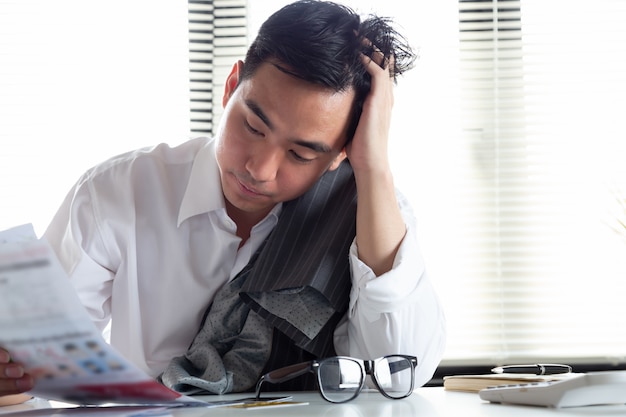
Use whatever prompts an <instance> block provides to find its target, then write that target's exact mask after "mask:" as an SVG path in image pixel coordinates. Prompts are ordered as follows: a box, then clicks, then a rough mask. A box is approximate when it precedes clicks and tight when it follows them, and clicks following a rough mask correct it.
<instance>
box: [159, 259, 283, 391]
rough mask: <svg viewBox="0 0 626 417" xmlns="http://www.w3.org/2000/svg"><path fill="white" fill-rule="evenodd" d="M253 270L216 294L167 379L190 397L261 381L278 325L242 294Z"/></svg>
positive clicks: (165, 381)
mask: <svg viewBox="0 0 626 417" xmlns="http://www.w3.org/2000/svg"><path fill="white" fill-rule="evenodd" d="M246 277H247V271H246V272H243V273H241V274H239V275H238V276H237V277H236V278H235V279H233V280H232V281H231V282H229V283H227V284H225V285H224V287H222V289H221V290H220V291H219V292H218V293H217V294H216V297H215V299H214V301H213V304H212V305H211V308H210V310H209V312H208V314H207V316H206V319H205V322H204V325H203V327H202V328H201V329H200V332H199V333H198V334H197V335H196V337H195V339H194V341H193V343H192V344H191V346H190V347H189V349H188V350H187V352H186V353H185V355H184V356H179V357H176V358H174V359H173V360H172V361H171V362H170V363H169V365H168V366H167V368H166V369H165V371H164V372H163V374H161V376H160V380H161V382H162V383H163V384H164V385H166V386H168V387H169V388H171V389H173V390H175V391H177V392H180V393H182V394H186V395H192V394H199V393H202V392H204V391H207V392H210V393H213V394H225V393H228V392H241V391H245V390H247V389H249V388H251V387H252V386H254V385H255V383H256V381H257V379H258V378H259V375H260V374H261V371H262V370H263V366H264V365H265V363H266V362H267V359H268V358H269V355H270V352H271V344H272V343H271V341H272V329H271V327H270V325H268V324H267V323H266V322H265V320H263V319H262V318H261V317H259V315H258V314H256V313H255V312H254V311H251V310H250V309H249V308H248V306H246V304H245V303H244V302H243V300H242V299H241V298H240V297H239V291H240V289H241V285H242V283H243V281H244V280H245V279H246Z"/></svg>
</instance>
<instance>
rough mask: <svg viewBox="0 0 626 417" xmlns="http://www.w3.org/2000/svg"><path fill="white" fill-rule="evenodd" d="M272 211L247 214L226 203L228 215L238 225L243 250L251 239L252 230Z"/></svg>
mask: <svg viewBox="0 0 626 417" xmlns="http://www.w3.org/2000/svg"><path fill="white" fill-rule="evenodd" d="M270 211H271V210H267V211H263V212H247V211H244V210H241V209H239V208H237V207H235V206H233V205H232V204H231V203H230V202H228V201H226V213H227V214H228V217H230V218H231V219H232V220H233V221H234V222H235V224H236V225H237V236H238V237H239V238H240V239H241V243H240V244H239V247H240V248H241V247H242V246H243V245H244V243H246V241H247V240H248V238H249V237H250V232H251V230H252V228H253V227H254V226H255V225H256V224H257V223H259V222H260V221H261V220H263V219H264V218H265V216H267V215H268V213H269V212H270Z"/></svg>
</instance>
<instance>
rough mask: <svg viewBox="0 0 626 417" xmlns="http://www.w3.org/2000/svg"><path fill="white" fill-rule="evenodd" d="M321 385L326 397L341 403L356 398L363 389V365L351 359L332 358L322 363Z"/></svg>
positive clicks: (320, 368) (320, 370)
mask: <svg viewBox="0 0 626 417" xmlns="http://www.w3.org/2000/svg"><path fill="white" fill-rule="evenodd" d="M318 375H319V381H318V382H319V387H320V391H321V392H322V395H323V396H324V398H326V399H327V400H328V401H331V402H335V403H340V402H344V401H348V400H351V399H352V398H354V397H355V396H356V395H357V394H358V393H359V390H360V389H361V384H362V379H363V371H362V369H361V365H360V364H359V363H358V362H356V361H354V360H351V359H346V358H331V359H327V360H324V361H322V362H321V363H320V365H319V369H318Z"/></svg>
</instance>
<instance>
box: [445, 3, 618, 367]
mask: <svg viewBox="0 0 626 417" xmlns="http://www.w3.org/2000/svg"><path fill="white" fill-rule="evenodd" d="M458 16H459V74H460V84H459V85H460V102H461V114H462V117H461V120H460V124H461V136H462V143H463V146H464V150H463V151H464V152H463V156H464V159H462V160H457V161H456V162H457V163H456V166H455V167H451V168H453V169H454V170H455V174H456V176H457V177H458V178H459V180H458V181H457V189H456V190H454V192H455V193H457V197H458V198H457V203H458V206H457V207H455V209H454V213H455V217H456V219H460V220H456V222H457V224H458V227H459V230H458V234H457V236H456V237H455V239H458V242H456V245H455V247H458V248H461V249H460V250H458V251H457V252H455V253H450V259H452V260H454V263H455V264H456V267H455V271H456V276H454V277H445V278H444V280H445V281H446V284H448V283H449V284H451V285H454V288H455V293H456V294H457V295H456V296H455V299H454V303H448V304H447V311H448V316H449V319H450V337H449V344H448V349H447V352H446V357H445V360H444V363H448V364H457V363H465V364H467V363H493V362H494V361H496V362H514V361H518V360H520V361H523V360H533V361H534V360H539V359H540V360H549V359H552V360H560V361H568V362H577V361H580V362H619V361H622V360H623V359H624V356H625V355H626V333H625V332H624V331H623V329H624V328H625V326H626V303H624V302H623V298H624V290H623V287H624V286H623V281H624V280H625V279H626V244H625V243H626V239H625V238H624V237H625V236H626V229H624V227H623V226H621V225H620V223H619V220H620V219H622V221H623V219H624V218H625V217H626V216H625V214H624V208H625V207H626V205H624V204H623V202H624V201H626V194H625V193H624V192H625V191H626V169H625V166H626V163H624V161H626V125H625V124H624V122H623V120H624V119H623V116H622V113H623V112H624V109H626V48H625V46H624V45H626V26H625V25H624V24H623V22H626V3H625V2H623V1H619V0H599V1H597V2H594V3H593V4H592V3H589V2H583V1H563V0H551V1H549V2H546V1H541V0H484V1H480V0H460V1H459V13H458Z"/></svg>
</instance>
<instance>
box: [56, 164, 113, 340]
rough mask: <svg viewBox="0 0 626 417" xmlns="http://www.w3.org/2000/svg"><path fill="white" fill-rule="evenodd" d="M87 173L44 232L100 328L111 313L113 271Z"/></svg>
mask: <svg viewBox="0 0 626 417" xmlns="http://www.w3.org/2000/svg"><path fill="white" fill-rule="evenodd" d="M90 188H91V183H90V181H89V180H88V173H87V174H85V176H84V177H83V178H81V180H80V181H78V182H77V183H76V185H75V186H74V187H73V188H72V189H71V190H70V192H69V193H68V194H67V196H66V197H65V200H64V201H63V203H62V204H61V206H60V208H59V209H58V211H57V212H56V214H55V216H54V217H53V219H52V221H51V222H50V225H49V226H48V228H47V229H46V231H45V233H44V238H45V239H46V240H47V241H48V243H49V244H50V246H51V247H52V248H53V249H54V251H55V253H56V255H57V257H58V258H59V261H60V262H61V265H62V266H63V267H64V269H65V271H66V272H67V273H68V275H69V277H70V280H71V281H72V285H73V286H74V288H75V289H76V292H77V293H78V296H79V298H80V299H81V302H82V303H83V305H84V306H85V308H86V310H87V312H88V313H89V316H90V317H91V319H92V320H93V322H94V323H95V324H96V326H97V327H98V328H99V329H100V330H104V329H105V328H106V326H107V324H108V323H109V321H110V316H111V291H112V280H113V277H114V270H113V269H112V267H111V266H110V265H109V264H110V259H111V256H110V254H108V253H107V252H106V249H105V245H104V243H103V239H102V236H101V234H100V228H99V225H100V224H101V223H100V219H99V218H98V216H97V210H96V209H95V203H94V199H93V196H92V193H91V192H90Z"/></svg>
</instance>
